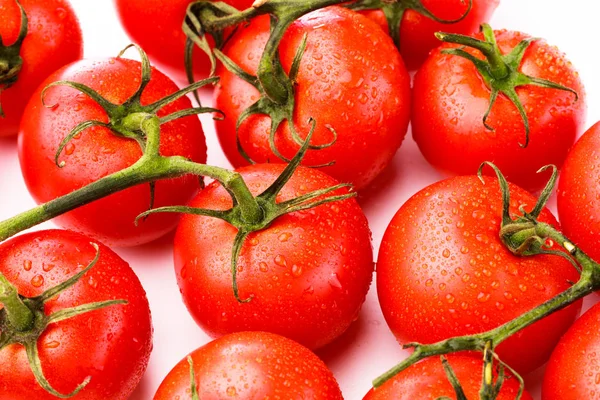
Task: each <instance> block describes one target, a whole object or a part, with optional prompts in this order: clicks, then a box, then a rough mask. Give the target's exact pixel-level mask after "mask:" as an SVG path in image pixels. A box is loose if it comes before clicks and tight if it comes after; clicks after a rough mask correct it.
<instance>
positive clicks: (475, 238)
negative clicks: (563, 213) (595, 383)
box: [377, 176, 581, 373]
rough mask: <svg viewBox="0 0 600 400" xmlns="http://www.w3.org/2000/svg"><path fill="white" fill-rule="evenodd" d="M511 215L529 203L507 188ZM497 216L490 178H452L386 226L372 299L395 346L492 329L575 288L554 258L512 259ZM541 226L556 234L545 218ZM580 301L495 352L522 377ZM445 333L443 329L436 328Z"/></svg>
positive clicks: (542, 357) (567, 268)
mask: <svg viewBox="0 0 600 400" xmlns="http://www.w3.org/2000/svg"><path fill="white" fill-rule="evenodd" d="M510 192H511V208H510V211H511V213H512V214H517V213H518V207H519V206H520V205H522V204H526V205H527V207H526V209H527V210H531V209H532V208H533V206H534V205H535V198H534V197H533V196H531V195H530V194H529V193H527V192H526V191H524V190H523V189H521V188H519V187H517V186H515V185H512V184H511V185H510ZM501 212H502V200H501V194H500V189H499V187H498V183H497V180H496V179H495V178H486V185H483V184H482V183H481V182H480V181H479V179H478V178H477V177H476V176H464V177H455V178H450V179H447V180H445V181H442V182H438V183H436V184H434V185H431V186H429V187H427V188H425V189H423V190H422V191H421V192H419V193H417V194H416V195H415V196H413V197H412V198H411V199H409V200H408V201H407V202H406V203H405V204H404V205H403V206H402V207H401V208H400V210H399V211H398V213H397V214H396V215H395V216H394V218H393V220H392V222H391V223H390V225H389V226H388V228H387V230H386V232H385V234H384V237H383V241H382V244H381V249H380V253H379V260H378V263H377V293H378V296H379V301H380V304H381V309H382V310H383V314H384V316H385V319H386V321H387V323H388V325H389V326H390V328H391V330H392V332H393V333H394V335H395V336H396V337H397V338H398V340H399V341H401V342H403V343H404V342H420V343H434V342H438V341H440V340H444V339H447V338H450V337H454V336H463V335H468V334H476V333H480V332H484V331H488V330H491V329H493V328H496V327H497V326H499V325H501V324H504V323H506V322H508V321H511V320H512V319H514V318H516V317H518V316H520V315H521V314H523V313H525V312H527V311H529V310H531V309H533V308H534V307H536V306H538V305H540V304H542V303H543V302H544V301H546V300H549V299H550V298H552V297H554V296H555V295H557V294H559V293H561V292H563V291H564V290H567V289H568V288H569V286H570V285H569V283H568V281H571V282H576V281H577V280H578V275H577V273H576V271H575V269H574V268H573V266H572V265H571V264H570V263H569V262H568V261H566V260H564V259H563V258H561V257H558V256H535V257H517V256H514V255H513V254H512V253H510V252H509V251H508V250H507V249H506V247H505V246H504V245H503V244H502V243H501V241H500V238H499V236H498V232H499V229H500V221H501V218H500V216H501ZM539 221H541V222H546V223H549V224H551V225H553V226H557V222H556V219H555V218H554V217H553V216H552V214H551V213H550V212H549V211H548V210H544V211H543V212H542V214H541V216H540V218H539ZM580 309H581V302H577V303H575V304H574V305H572V306H570V307H568V308H566V309H564V310H562V311H559V312H557V313H555V314H552V315H551V316H549V317H547V318H545V319H543V320H541V321H539V322H537V323H535V324H534V325H532V326H530V327H528V328H526V329H524V330H523V331H521V332H520V333H518V334H516V335H515V336H513V337H511V338H509V339H508V340H506V341H505V342H504V343H502V344H500V345H499V346H498V348H497V351H498V354H499V355H500V358H501V359H502V360H503V361H504V362H506V363H508V364H509V365H510V366H512V367H513V368H515V369H516V370H517V371H519V372H521V373H526V372H529V371H532V370H533V369H535V368H537V367H539V366H540V365H542V364H543V363H544V362H545V361H546V360H547V359H548V357H549V356H550V353H551V352H552V349H553V348H554V346H555V345H556V343H557V342H558V340H559V339H560V336H561V335H562V334H563V333H564V332H565V331H566V330H567V328H568V327H569V326H570V325H571V324H572V323H573V321H574V320H575V318H576V317H577V316H578V315H579V312H580ZM442 326H443V328H441V327H442Z"/></svg>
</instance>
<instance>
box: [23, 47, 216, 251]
mask: <svg viewBox="0 0 600 400" xmlns="http://www.w3.org/2000/svg"><path fill="white" fill-rule="evenodd" d="M58 80H72V81H76V82H80V83H83V84H86V85H88V86H90V87H91V88H92V89H94V90H96V91H97V92H99V93H100V94H101V95H102V96H104V97H106V98H107V99H108V100H109V101H112V102H114V103H118V104H121V103H123V102H125V100H127V99H128V98H129V97H131V96H132V95H133V94H134V93H135V92H136V90H137V89H138V87H139V84H140V63H139V62H137V61H132V60H127V59H120V58H117V59H115V58H110V59H104V60H100V61H87V60H84V61H80V62H77V63H75V64H72V65H70V66H68V67H65V68H63V69H61V70H59V71H57V72H56V73H54V74H52V75H51V76H50V77H49V78H48V79H47V80H46V81H45V82H44V83H43V84H42V86H40V88H39V89H38V91H37V92H36V94H35V95H34V96H33V98H32V99H31V101H30V103H29V104H28V106H27V110H26V112H25V117H24V119H23V123H22V125H21V130H20V136H19V158H20V162H21V170H22V172H23V177H24V178H25V182H26V184H27V187H28V189H29V192H30V193H31V194H32V196H33V197H34V198H35V200H36V201H37V202H38V203H43V202H47V201H49V200H52V199H55V198H57V197H59V196H62V195H65V194H67V193H70V192H72V191H73V190H76V189H79V188H81V187H83V186H85V185H87V184H89V183H92V182H94V181H96V180H98V179H100V178H102V177H104V176H106V175H109V174H111V173H114V172H117V171H120V170H122V169H124V168H126V167H129V166H130V165H132V164H134V163H135V162H136V161H137V160H138V159H139V158H140V157H141V155H142V151H141V148H140V146H139V144H138V143H137V142H136V141H134V140H128V139H125V138H122V137H118V136H116V135H115V134H113V133H112V132H111V131H110V130H109V129H107V128H104V127H98V126H97V127H93V128H89V129H87V130H85V131H84V132H83V133H82V134H81V135H78V136H77V137H76V138H75V139H74V140H72V141H71V142H70V143H69V144H68V145H67V146H66V147H65V149H64V151H63V152H62V153H61V156H60V160H61V161H65V165H64V167H63V168H58V167H57V166H56V164H55V162H54V155H55V153H56V151H57V149H58V147H59V144H60V143H61V141H62V140H63V138H64V137H66V136H67V135H68V134H69V132H70V131H71V130H72V129H73V128H74V127H75V126H76V125H77V124H79V123H81V122H83V121H89V120H98V121H103V122H108V118H107V115H106V112H105V111H104V110H103V109H102V108H101V107H100V106H99V105H98V104H97V103H96V102H94V101H93V100H92V99H90V98H89V97H87V96H86V95H83V94H80V93H78V92H77V91H76V90H75V89H72V88H69V87H65V86H56V87H52V88H50V89H49V90H48V91H47V93H46V96H45V101H46V104H49V105H55V107H53V108H51V109H49V108H47V107H44V106H43V105H42V103H41V100H40V96H41V90H42V89H43V88H44V87H45V86H46V85H48V84H50V83H51V82H55V81H58ZM177 90H178V88H177V86H175V84H174V83H173V82H172V81H171V80H169V79H168V78H167V77H166V76H165V75H163V74H162V73H160V72H159V71H157V70H155V69H154V70H152V80H151V81H150V84H149V85H148V86H147V88H146V90H145V91H144V93H143V95H142V104H149V103H151V102H154V101H157V100H159V99H162V98H163V97H165V96H167V95H169V94H172V93H174V92H175V91H177ZM188 108H191V102H190V100H189V99H187V98H185V97H184V98H182V99H179V100H177V101H175V102H174V103H171V104H169V105H167V106H166V107H164V108H163V109H162V110H161V111H160V112H159V114H158V115H159V116H163V115H165V114H170V113H172V112H174V111H178V110H183V109H188ZM160 152H161V154H162V155H163V156H172V155H181V156H184V157H186V158H189V159H191V160H193V161H196V162H201V163H203V162H205V161H206V144H205V138H204V133H203V132H202V127H201V125H200V122H199V120H198V118H197V117H194V116H192V117H187V118H183V119H178V120H175V121H172V122H169V123H167V124H164V125H163V126H162V129H161V145H160ZM198 187H199V182H198V178H197V177H194V176H187V177H182V178H178V179H170V180H163V181H160V182H157V183H156V190H155V199H154V200H155V201H154V205H155V206H157V207H159V206H162V205H176V204H184V203H186V202H187V201H189V199H190V198H191V197H192V196H193V195H194V194H195V193H196V191H197V190H198ZM149 207H150V188H149V185H148V184H145V185H139V186H135V187H133V188H130V189H127V190H124V191H122V192H119V193H115V194H113V195H111V196H109V197H107V198H104V199H101V200H97V201H95V202H93V203H91V204H89V205H86V206H83V207H80V208H78V209H76V210H74V211H71V212H69V213H67V214H65V215H63V216H61V217H58V218H57V219H56V222H57V223H58V224H60V225H61V226H63V227H66V228H69V229H73V230H76V231H81V232H83V233H86V234H88V235H90V236H92V237H95V238H98V239H99V240H101V241H103V242H105V243H109V244H111V245H115V246H134V245H138V244H141V243H146V242H149V241H152V240H154V239H156V238H158V237H160V236H162V235H164V234H165V233H167V232H169V231H170V230H172V229H173V228H174V227H175V225H176V223H177V221H178V218H177V217H176V216H174V215H160V216H156V217H155V218H152V219H148V220H145V221H143V222H142V221H140V224H139V226H137V227H136V226H135V224H134V221H135V218H136V217H137V216H138V215H139V214H140V213H142V212H144V211H146V210H148V208H149Z"/></svg>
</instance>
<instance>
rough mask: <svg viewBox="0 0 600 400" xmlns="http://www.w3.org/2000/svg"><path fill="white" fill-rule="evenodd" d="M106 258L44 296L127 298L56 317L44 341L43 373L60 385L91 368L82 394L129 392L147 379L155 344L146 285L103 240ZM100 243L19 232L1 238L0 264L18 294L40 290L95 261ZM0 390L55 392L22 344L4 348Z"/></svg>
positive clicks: (114, 397) (42, 395)
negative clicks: (48, 387) (36, 374)
mask: <svg viewBox="0 0 600 400" xmlns="http://www.w3.org/2000/svg"><path fill="white" fill-rule="evenodd" d="M99 247H100V258H99V260H98V262H97V263H96V265H95V266H94V267H93V268H92V269H91V270H90V271H88V272H87V273H86V274H85V275H84V276H83V278H82V279H81V280H80V281H79V282H78V283H76V284H75V285H74V286H72V287H71V288H69V289H67V290H66V291H64V292H63V293H61V294H60V295H59V296H58V297H55V298H54V299H52V300H50V301H48V302H47V303H46V304H45V308H44V312H45V314H46V315H50V314H52V313H54V312H56V311H58V310H63V309H66V308H70V307H75V306H79V305H83V304H88V303H92V302H98V301H106V300H117V299H124V300H127V302H128V304H125V305H113V306H110V307H106V308H103V309H100V310H96V311H92V312H89V313H87V314H82V315H79V316H75V317H73V318H71V319H67V320H63V321H60V322H57V323H54V324H50V325H49V326H48V328H47V329H46V330H45V331H44V332H43V333H42V335H41V337H40V339H39V341H38V350H39V355H40V359H41V365H42V368H43V371H44V375H45V376H46V378H47V379H48V381H49V382H50V384H51V385H52V386H53V387H54V388H55V389H56V390H58V391H59V392H61V393H69V392H71V391H72V390H73V389H75V387H76V386H77V385H79V384H80V383H81V382H82V381H83V380H84V379H85V378H86V377H87V376H90V377H91V381H90V383H89V384H88V385H87V386H86V387H85V388H84V389H83V390H82V391H81V392H80V393H79V394H78V395H77V396H76V398H77V400H98V399H111V400H125V399H127V398H129V396H130V395H131V393H132V392H133V390H134V389H135V387H136V386H137V385H138V383H139V382H140V380H141V379H142V375H143V374H144V371H145V370H146V366H147V365H148V358H149V356H150V351H151V349H152V326H151V321H150V309H149V306H148V300H147V299H146V293H145V292H144V289H143V288H142V286H141V284H140V281H139V280H138V278H137V276H136V275H135V273H134V272H133V271H132V269H131V268H130V267H129V265H128V264H127V263H126V262H125V261H123V260H122V259H121V258H120V257H119V256H118V255H117V254H115V253H114V252H113V251H112V250H110V249H109V248H108V247H106V246H104V245H100V244H99ZM95 255H96V250H95V248H94V247H93V246H92V245H91V244H90V239H89V238H87V237H85V236H82V235H79V234H77V233H74V232H69V231H59V230H50V231H43V232H34V233H30V234H25V235H21V236H18V237H16V238H14V239H12V240H10V241H7V242H4V243H2V244H1V245H0V272H1V273H2V274H4V276H5V277H6V278H7V279H8V280H9V281H10V282H11V283H12V284H13V285H15V286H16V287H17V289H18V291H19V294H20V295H22V296H26V297H34V296H38V295H40V294H42V292H44V291H45V290H47V289H49V288H51V287H54V286H56V285H57V284H59V283H62V282H64V281H66V280H67V279H69V278H71V277H72V276H73V275H75V274H76V273H77V272H79V271H81V269H82V268H83V266H86V265H88V264H89V263H90V262H91V261H92V260H93V259H94V257H95ZM0 376H1V377H2V379H0V398H2V399H3V400H31V399H35V400H55V399H56V397H54V396H53V395H51V394H50V393H48V392H46V391H45V390H44V389H42V387H41V386H40V385H39V384H38V383H37V382H36V380H35V378H34V376H33V373H32V372H31V367H30V366H29V364H28V362H27V355H26V354H25V349H24V347H23V346H21V345H19V344H13V345H9V346H8V347H5V348H3V349H2V350H0Z"/></svg>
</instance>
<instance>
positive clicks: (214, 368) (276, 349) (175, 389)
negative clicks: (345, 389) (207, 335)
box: [154, 332, 343, 400]
mask: <svg viewBox="0 0 600 400" xmlns="http://www.w3.org/2000/svg"><path fill="white" fill-rule="evenodd" d="M191 357H192V359H193V361H194V369H195V373H196V384H197V387H198V394H199V396H200V398H201V399H202V400H221V399H225V398H230V397H235V398H236V399H240V400H253V399H311V400H342V399H343V397H342V393H341V392H340V388H339V386H338V384H337V382H336V380H335V378H334V377H333V374H332V373H331V371H330V370H329V369H328V368H327V367H326V366H325V364H324V363H323V361H321V360H320V359H319V357H317V356H316V355H315V354H313V353H312V352H311V351H310V350H308V349H307V348H306V347H304V346H302V345H300V344H298V343H296V342H294V341H293V340H290V339H286V338H285V337H283V336H279V335H274V334H272V333H267V332H240V333H233V334H231V335H227V336H224V337H222V338H219V339H216V340H214V341H213V342H210V343H208V344H206V345H205V346H202V347H200V348H199V349H197V350H195V351H194V352H192V353H191ZM275 376H276V377H277V378H274V377H275ZM190 385H191V382H190V366H189V364H188V361H187V357H186V358H184V359H183V360H181V361H180V362H179V363H178V364H177V365H176V366H175V368H173V369H172V370H171V372H169V375H167V377H166V378H165V379H164V381H163V382H162V384H161V386H160V387H159V388H158V391H157V392H156V395H155V396H154V400H172V399H181V400H188V399H191V396H190Z"/></svg>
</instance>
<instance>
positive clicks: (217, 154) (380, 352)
mask: <svg viewBox="0 0 600 400" xmlns="http://www.w3.org/2000/svg"><path fill="white" fill-rule="evenodd" d="M71 2H72V4H73V6H74V8H75V10H76V12H77V14H78V16H79V19H80V22H81V25H82V28H83V32H84V41H85V56H86V57H106V56H113V55H116V54H117V53H118V52H119V51H120V50H121V49H122V48H123V47H125V46H126V45H127V44H128V43H129V39H128V38H127V36H126V35H125V33H124V32H123V30H122V28H121V26H120V24H119V21H118V17H117V15H116V12H115V10H114V7H113V3H112V1H110V0H101V1H90V0H71ZM599 8H600V6H598V3H597V2H596V1H592V0H578V1H573V2H570V3H569V5H568V6H567V5H566V4H565V2H564V1H563V0H525V1H524V0H502V4H501V5H500V7H499V8H498V10H497V11H496V14H495V15H494V17H493V19H492V21H491V22H492V26H493V27H494V28H496V29H500V28H507V29H514V30H521V31H524V32H527V33H529V34H532V35H534V36H538V37H543V38H545V39H547V41H548V42H549V43H551V44H553V45H556V46H558V47H559V48H560V49H561V50H562V51H564V52H565V53H567V56H568V57H569V59H570V60H571V61H572V62H573V64H574V65H575V66H576V67H577V68H578V69H579V72H580V73H581V76H582V79H583V82H584V84H585V85H586V88H587V93H588V105H589V109H588V123H587V124H586V127H589V126H591V125H592V124H593V123H594V122H596V121H597V120H598V119H599V118H600V75H599V74H598V73H597V71H598V68H599V67H600V55H599V53H598V51H597V48H596V46H595V41H594V39H595V37H594V35H593V31H594V29H595V28H596V25H597V23H598V22H597V11H598V9H599ZM202 121H203V126H204V130H205V132H206V135H207V139H208V148H209V163H211V164H214V165H219V166H223V167H229V164H228V163H227V161H226V159H225V157H224V156H223V154H222V152H221V150H220V147H219V144H218V142H217V139H216V137H215V133H214V128H213V124H212V121H211V120H210V118H206V117H203V118H202ZM440 178H441V176H440V175H439V174H438V173H436V172H435V171H434V170H433V169H432V168H431V167H430V166H429V165H428V164H427V163H426V162H425V161H424V159H423V158H422V156H421V155H420V153H419V151H418V149H417V147H416V145H415V144H414V142H413V141H412V138H411V137H410V134H409V136H408V137H407V139H406V140H405V142H404V144H403V145H402V148H401V149H400V151H399V152H398V154H397V155H396V158H395V159H394V162H393V165H391V167H390V168H388V169H387V170H386V171H385V172H384V173H383V176H382V177H381V178H380V179H379V180H378V181H377V183H376V184H375V185H374V187H373V188H372V189H371V192H370V193H369V194H368V195H367V196H363V198H362V199H361V204H362V206H363V208H364V211H365V213H366V214H367V217H368V218H369V222H370V225H371V230H372V231H373V246H374V248H375V249H376V250H377V249H378V247H379V243H380V241H381V237H382V235H383V232H384V231H385V228H386V226H387V223H388V222H389V221H390V219H391V218H392V216H393V215H394V214H395V212H396V211H397V209H398V208H399V207H400V205H401V204H402V203H403V202H404V201H406V200H407V199H408V198H409V197H410V196H411V195H412V194H414V193H415V192H417V191H418V190H420V189H422V188H423V187H425V186H426V185H429V184H431V183H433V182H435V181H437V180H439V179H440ZM34 205H35V204H34V202H33V200H32V199H31V197H30V196H29V194H28V192H27V190H26V188H25V185H24V183H23V180H22V177H21V172H20V168H19V164H18V158H17V143H16V139H14V138H11V139H2V138H0V220H3V219H5V218H8V217H10V216H13V215H15V214H17V213H19V212H22V211H25V210H27V209H29V208H31V207H33V206H34ZM48 227H52V224H51V223H46V224H44V225H42V226H41V227H38V228H37V229H40V228H48ZM116 251H117V252H118V253H119V254H120V255H121V256H122V257H123V258H124V259H125V260H127V261H128V262H129V263H130V264H131V266H132V267H133V268H134V270H135V271H136V273H137V274H138V275H139V277H140V279H141V281H142V284H143V285H144V287H145V289H146V291H147V293H148V297H149V299H150V307H151V309H152V316H153V322H154V351H153V353H152V357H151V360H150V366H149V368H148V371H147V373H146V375H145V377H144V379H143V380H142V383H141V384H140V386H139V388H138V389H137V390H136V392H135V394H134V395H133V396H132V397H131V399H133V400H149V399H151V398H152V396H153V395H154V392H155V391H156V389H157V387H158V385H159V384H160V382H161V381H162V379H163V378H164V377H165V376H166V374H167V373H168V372H169V371H170V370H171V368H172V367H173V366H174V365H175V364H176V363H177V362H178V361H179V360H180V359H182V358H183V357H184V356H185V355H186V354H187V353H189V352H190V351H192V350H194V349H196V348H197V347H199V346H201V345H203V344H205V343H207V342H208V341H209V337H208V336H207V335H205V334H204V333H203V332H202V330H201V329H200V328H199V327H198V326H197V325H196V324H195V323H194V321H193V320H192V318H191V317H190V316H189V314H188V313H187V310H186V308H185V306H184V305H183V302H182V301H181V298H180V295H179V290H178V288H177V284H176V281H175V274H174V272H173V267H172V259H171V238H170V237H167V238H164V239H161V240H159V241H158V242H155V243H152V244H150V245H146V246H141V247H138V248H134V249H116ZM594 300H597V299H592V300H588V305H589V303H590V302H591V301H594ZM405 354H406V353H404V352H403V351H402V350H400V346H399V345H398V344H397V342H396V341H395V339H394V337H393V336H392V334H391V333H390V332H389V330H388V328H387V325H386V324H385V321H384V320H383V316H382V315H381V312H380V309H379V305H378V303H377V296H376V293H375V288H374V286H373V287H372V288H371V291H370V293H369V296H368V298H367V302H366V304H365V306H364V308H363V311H362V312H361V316H360V319H359V320H358V322H357V323H355V324H354V325H353V326H352V327H351V328H350V330H349V332H347V333H346V334H345V335H344V336H343V337H342V338H341V339H340V340H338V341H337V342H335V343H333V344H332V345H330V346H329V347H328V348H326V349H324V350H322V351H320V352H319V355H320V356H321V357H322V358H323V359H324V360H325V362H326V363H327V365H328V366H329V367H330V368H331V369H332V371H333V372H334V374H335V376H336V378H337V379H338V381H339V383H340V386H341V388H342V391H343V393H344V396H345V398H346V399H347V400H354V399H362V397H363V395H364V394H365V393H366V392H367V391H368V390H369V388H370V386H371V383H370V382H371V380H372V379H373V378H375V377H377V376H378V375H379V374H381V373H382V372H384V371H385V370H387V369H388V368H390V367H391V366H393V365H394V364H396V363H397V362H398V361H400V360H401V359H402V358H403V357H405ZM541 376H542V371H541V370H540V371H536V372H534V373H533V374H532V375H530V376H529V384H528V386H529V388H530V389H531V390H532V394H534V395H535V398H536V399H539V398H540V397H539V389H538V386H539V382H540V379H541Z"/></svg>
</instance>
